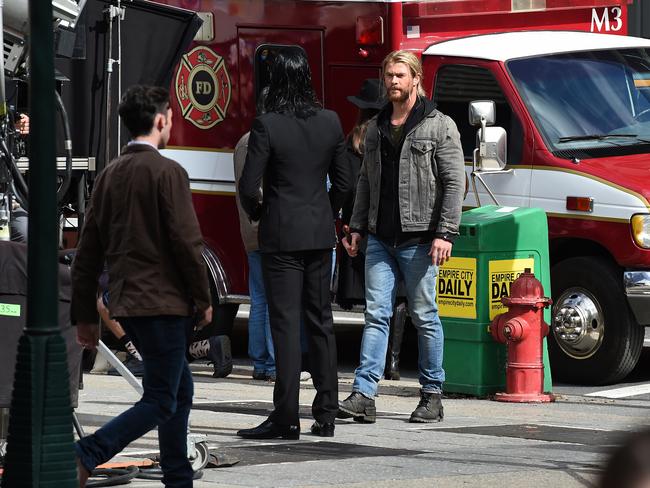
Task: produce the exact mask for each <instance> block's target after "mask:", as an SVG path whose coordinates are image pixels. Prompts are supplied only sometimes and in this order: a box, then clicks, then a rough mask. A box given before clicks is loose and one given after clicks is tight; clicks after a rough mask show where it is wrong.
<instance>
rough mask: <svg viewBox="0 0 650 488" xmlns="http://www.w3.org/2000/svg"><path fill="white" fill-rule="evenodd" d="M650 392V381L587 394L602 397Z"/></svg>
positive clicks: (632, 395) (620, 396) (622, 396)
mask: <svg viewBox="0 0 650 488" xmlns="http://www.w3.org/2000/svg"><path fill="white" fill-rule="evenodd" d="M648 393H650V383H646V384H642V385H635V386H625V387H623V388H614V389H612V390H603V391H594V392H592V393H587V394H586V395H585V396H591V397H602V398H628V397H634V396H639V395H647V394H648Z"/></svg>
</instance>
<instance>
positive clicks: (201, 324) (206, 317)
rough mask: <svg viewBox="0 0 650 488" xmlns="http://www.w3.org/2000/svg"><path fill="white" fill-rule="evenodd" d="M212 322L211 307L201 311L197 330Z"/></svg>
mask: <svg viewBox="0 0 650 488" xmlns="http://www.w3.org/2000/svg"><path fill="white" fill-rule="evenodd" d="M211 322H212V306H209V307H208V308H206V309H205V310H204V311H203V318H202V319H201V321H200V322H199V323H198V324H196V328H197V329H202V328H203V327H205V326H206V325H208V324H209V323H211Z"/></svg>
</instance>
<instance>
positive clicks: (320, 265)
mask: <svg viewBox="0 0 650 488" xmlns="http://www.w3.org/2000/svg"><path fill="white" fill-rule="evenodd" d="M331 272H332V250H331V249H326V250H315V251H298V252H289V253H262V273H263V275H264V288H265V292H266V301H267V303H268V305H269V319H270V322H271V335H272V336H273V346H274V349H275V369H276V380H275V387H274V389H273V405H274V407H275V408H274V411H273V413H272V414H271V416H270V417H269V418H270V419H271V420H272V421H273V422H275V423H277V424H279V425H299V424H300V422H299V417H298V401H299V393H300V366H301V350H300V321H301V319H302V320H304V324H305V331H306V333H307V339H308V345H309V360H310V365H311V375H312V380H313V382H314V386H315V387H316V397H315V398H314V403H313V405H312V413H313V416H314V418H315V419H316V420H318V421H319V422H334V419H335V417H336V412H337V410H338V378H337V363H336V340H335V338H334V325H333V322H332V307H331V303H330V276H331Z"/></svg>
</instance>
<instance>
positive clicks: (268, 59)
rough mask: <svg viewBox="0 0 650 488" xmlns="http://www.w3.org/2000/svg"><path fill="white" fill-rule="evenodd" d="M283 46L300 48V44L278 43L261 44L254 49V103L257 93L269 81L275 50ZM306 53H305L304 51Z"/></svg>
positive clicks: (257, 96)
mask: <svg viewBox="0 0 650 488" xmlns="http://www.w3.org/2000/svg"><path fill="white" fill-rule="evenodd" d="M285 47H297V48H299V49H302V47H301V46H288V45H280V44H262V45H261V46H259V47H258V48H257V49H256V50H255V103H256V104H257V99H258V98H259V94H260V92H261V91H262V89H263V88H264V87H265V86H268V85H269V84H270V83H271V66H272V65H273V60H274V59H275V56H276V54H277V52H278V51H279V50H280V49H282V48H285ZM305 55H306V53H305Z"/></svg>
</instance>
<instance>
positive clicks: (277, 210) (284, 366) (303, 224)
mask: <svg viewBox="0 0 650 488" xmlns="http://www.w3.org/2000/svg"><path fill="white" fill-rule="evenodd" d="M271 69H272V72H271V85H270V87H269V93H268V96H267V99H266V112H267V113H266V114H264V115H261V116H259V117H257V118H256V119H255V120H254V122H253V126H252V128H251V135H250V139H249V143H248V155H247V158H246V163H245V166H244V171H243V174H242V177H241V179H240V181H239V194H240V198H241V204H242V207H243V208H244V210H245V211H246V213H247V214H248V215H249V217H250V218H251V220H260V226H259V244H260V250H261V252H262V271H263V274H264V286H265V289H266V294H267V301H268V305H269V317H270V321H271V333H272V335H273V343H274V345H275V360H276V382H275V388H274V392H273V404H274V407H275V408H274V411H273V412H272V413H271V415H270V416H269V418H268V420H266V421H265V422H264V423H262V424H261V425H260V426H258V427H256V428H253V429H244V430H240V431H239V432H237V435H239V436H241V437H245V438H249V439H271V438H275V437H282V438H285V439H297V438H298V437H299V435H300V424H299V418H298V397H299V391H300V363H301V357H300V321H301V317H302V319H303V320H304V322H305V326H306V331H307V334H308V341H309V353H310V362H311V365H312V378H313V381H314V386H315V387H316V391H317V393H316V397H315V399H314V403H313V406H312V412H313V415H314V418H315V419H316V422H315V423H314V425H313V426H312V428H311V431H312V433H314V434H316V435H320V436H326V437H330V436H333V435H334V419H335V417H336V413H337V410H338V404H337V397H338V379H337V371H336V368H337V362H336V342H335V339H334V330H333V323H332V309H331V303H330V288H329V284H330V273H331V267H332V248H333V247H334V245H335V229H334V219H335V217H336V215H337V214H338V211H339V209H340V208H341V205H342V203H343V200H344V199H345V197H346V195H347V193H348V192H349V191H350V190H351V189H352V179H351V171H350V168H349V164H348V163H347V160H346V158H345V154H344V152H345V142H344V137H343V130H342V129H341V124H340V121H339V119H338V116H337V115H336V114H335V113H334V112H332V111H330V110H324V109H322V108H321V106H320V104H319V102H318V101H317V99H316V96H315V94H314V91H313V88H312V86H311V72H310V70H309V64H308V62H307V58H306V56H305V53H304V51H303V50H302V49H301V48H299V47H291V48H284V49H283V50H281V51H280V52H279V53H278V54H277V57H276V59H275V60H274V63H273V66H272V68H271ZM328 173H329V175H330V179H331V182H332V189H331V190H330V192H329V197H328V192H327V188H326V177H327V174H328ZM262 176H264V187H263V190H264V191H263V194H264V198H263V202H262V204H261V205H260V203H259V194H258V192H259V187H260V182H261V181H262Z"/></svg>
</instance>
